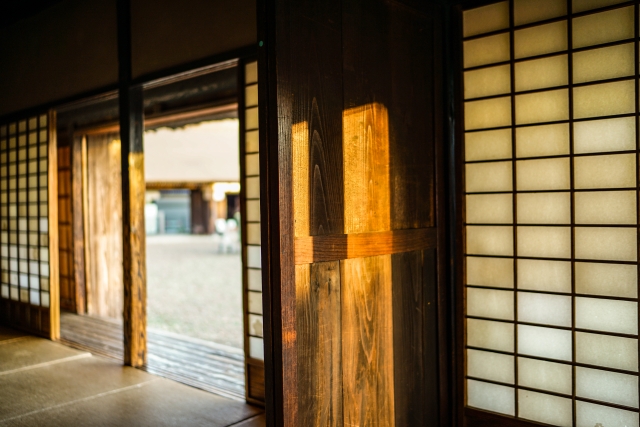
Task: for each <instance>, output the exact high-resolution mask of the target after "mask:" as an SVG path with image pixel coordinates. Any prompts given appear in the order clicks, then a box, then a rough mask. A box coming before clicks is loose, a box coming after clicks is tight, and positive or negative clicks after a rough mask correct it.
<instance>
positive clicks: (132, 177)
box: [123, 152, 147, 366]
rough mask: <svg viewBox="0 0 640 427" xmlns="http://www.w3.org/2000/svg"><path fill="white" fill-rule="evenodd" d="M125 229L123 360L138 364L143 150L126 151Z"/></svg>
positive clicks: (143, 281) (143, 273)
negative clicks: (127, 224)
mask: <svg viewBox="0 0 640 427" xmlns="http://www.w3.org/2000/svg"><path fill="white" fill-rule="evenodd" d="M128 159H129V169H128V177H129V179H128V182H129V199H128V202H129V203H128V205H129V209H128V214H129V215H128V217H127V218H124V221H127V222H128V223H129V230H128V231H129V232H128V233H124V236H125V238H127V242H126V243H125V245H126V246H127V247H128V248H129V250H128V251H127V252H125V254H127V253H128V254H129V256H127V257H125V259H124V262H123V267H124V275H125V280H124V283H125V292H124V335H125V363H126V364H130V365H131V366H142V365H144V364H145V363H146V359H147V338H146V332H147V267H146V259H147V258H146V251H145V248H146V246H145V237H146V234H145V227H144V201H145V198H144V196H145V184H144V153H142V152H129V155H128Z"/></svg>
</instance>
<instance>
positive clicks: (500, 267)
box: [467, 257, 513, 288]
mask: <svg viewBox="0 0 640 427" xmlns="http://www.w3.org/2000/svg"><path fill="white" fill-rule="evenodd" d="M467 284H469V285H476V286H491V287H495V288H513V259H509V258H484V257H483V258H480V257H467Z"/></svg>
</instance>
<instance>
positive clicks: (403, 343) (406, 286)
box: [391, 248, 438, 426]
mask: <svg viewBox="0 0 640 427" xmlns="http://www.w3.org/2000/svg"><path fill="white" fill-rule="evenodd" d="M435 262H436V250H435V248H434V249H430V250H425V251H414V252H406V253H401V254H395V255H393V256H392V258H391V265H392V269H393V273H392V283H393V347H394V349H393V357H394V381H395V383H394V387H395V391H394V395H395V411H396V412H395V416H396V418H395V423H396V425H397V426H426V425H430V423H431V421H432V420H433V419H434V415H433V414H437V413H438V399H437V398H435V397H437V396H438V372H437V371H436V370H435V369H432V368H431V369H430V367H433V366H437V358H438V347H437V346H436V345H434V343H435V342H437V331H438V329H437V311H436V310H437V305H436V302H437V301H436V277H437V276H436V264H435Z"/></svg>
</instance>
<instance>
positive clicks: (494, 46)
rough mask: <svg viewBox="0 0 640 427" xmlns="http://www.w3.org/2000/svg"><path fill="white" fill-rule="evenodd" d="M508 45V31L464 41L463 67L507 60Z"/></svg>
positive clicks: (508, 54) (508, 53)
mask: <svg viewBox="0 0 640 427" xmlns="http://www.w3.org/2000/svg"><path fill="white" fill-rule="evenodd" d="M510 46H511V44H510V43H509V34H508V33H504V34H497V35H495V36H489V37H482V38H479V39H474V40H469V41H466V42H464V67H465V68H469V67H476V66H479V65H485V64H493V63H496V62H503V61H508V60H509V56H510V51H509V50H510Z"/></svg>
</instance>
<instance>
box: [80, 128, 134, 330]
mask: <svg viewBox="0 0 640 427" xmlns="http://www.w3.org/2000/svg"><path fill="white" fill-rule="evenodd" d="M84 163H85V165H86V166H85V168H86V172H85V174H86V183H85V185H86V190H85V195H84V197H85V198H86V200H85V202H84V203H83V205H84V206H85V208H86V210H87V212H86V215H85V216H84V222H85V224H84V229H85V236H84V237H85V239H84V249H85V267H86V279H85V280H86V281H85V286H86V288H85V289H86V294H87V313H88V314H90V315H94V316H99V317H109V318H114V319H121V318H122V308H123V298H124V288H123V278H122V190H121V188H120V186H119V185H117V184H118V183H119V182H120V181H121V179H122V178H121V172H120V137H119V135H118V134H97V135H89V136H87V137H86V159H84ZM114 184H115V185H114Z"/></svg>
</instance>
